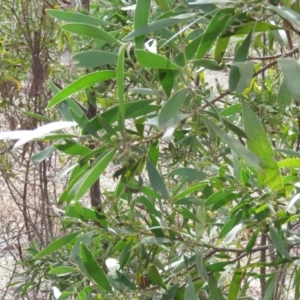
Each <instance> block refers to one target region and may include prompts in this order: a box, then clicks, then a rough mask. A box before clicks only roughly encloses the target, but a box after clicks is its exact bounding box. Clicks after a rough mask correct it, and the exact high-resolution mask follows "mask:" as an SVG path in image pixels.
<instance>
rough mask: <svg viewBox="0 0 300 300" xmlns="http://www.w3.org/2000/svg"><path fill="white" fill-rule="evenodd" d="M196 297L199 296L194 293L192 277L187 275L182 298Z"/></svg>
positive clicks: (194, 298) (190, 299) (191, 299)
mask: <svg viewBox="0 0 300 300" xmlns="http://www.w3.org/2000/svg"><path fill="white" fill-rule="evenodd" d="M198 299H199V297H198V295H197V294H196V291H195V287H194V285H193V281H192V278H191V276H190V275H189V276H188V279H187V283H186V286H185V293H184V300H198Z"/></svg>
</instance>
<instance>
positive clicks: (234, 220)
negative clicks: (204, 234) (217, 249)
mask: <svg viewBox="0 0 300 300" xmlns="http://www.w3.org/2000/svg"><path fill="white" fill-rule="evenodd" d="M240 220H241V215H240V214H236V215H234V216H232V217H231V219H230V220H229V221H228V222H227V223H226V224H225V225H224V226H223V227H222V229H221V231H220V233H219V236H218V238H219V239H221V238H223V237H225V236H226V235H227V234H228V233H229V232H230V231H231V230H232V229H233V228H234V227H235V226H236V225H237V224H238V223H239V222H240Z"/></svg>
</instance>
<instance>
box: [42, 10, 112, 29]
mask: <svg viewBox="0 0 300 300" xmlns="http://www.w3.org/2000/svg"><path fill="white" fill-rule="evenodd" d="M46 12H47V14H48V15H50V16H52V17H54V18H56V19H58V20H62V21H66V22H74V23H86V24H89V25H94V26H110V25H112V24H111V23H109V22H106V21H103V20H102V19H100V18H95V17H92V16H88V15H85V14H82V13H78V12H70V11H62V10H57V9H46Z"/></svg>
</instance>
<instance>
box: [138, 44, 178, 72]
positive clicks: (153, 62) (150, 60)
mask: <svg viewBox="0 0 300 300" xmlns="http://www.w3.org/2000/svg"><path fill="white" fill-rule="evenodd" d="M135 53H136V55H137V60H138V62H139V63H140V64H141V65H142V66H143V67H145V68H153V69H166V70H179V69H181V67H180V66H178V65H176V64H174V63H172V62H171V61H169V60H168V59H167V58H165V57H163V56H161V55H158V54H155V53H152V52H149V51H145V50H138V49H137V50H135Z"/></svg>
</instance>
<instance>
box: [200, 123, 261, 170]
mask: <svg viewBox="0 0 300 300" xmlns="http://www.w3.org/2000/svg"><path fill="white" fill-rule="evenodd" d="M202 118H203V120H204V121H205V123H207V125H208V126H209V127H211V128H212V129H213V131H215V132H216V133H217V135H218V136H219V137H220V138H221V139H222V140H223V142H224V143H226V144H228V146H229V147H230V148H231V149H232V150H233V151H234V152H235V153H236V154H237V155H239V156H240V157H241V158H242V159H244V160H245V162H246V163H247V164H249V166H252V167H253V168H254V169H255V170H257V171H259V172H261V171H262V168H261V166H260V162H261V160H260V159H259V158H258V156H256V155H255V154H254V153H253V152H252V151H250V150H249V149H247V148H246V147H244V146H243V145H242V144H241V143H240V142H238V141H236V140H235V139H233V138H232V137H231V136H229V135H227V134H226V133H225V132H222V130H221V129H220V128H219V127H218V126H217V125H216V124H215V123H213V122H212V121H210V120H209V119H207V118H205V117H202Z"/></svg>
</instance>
